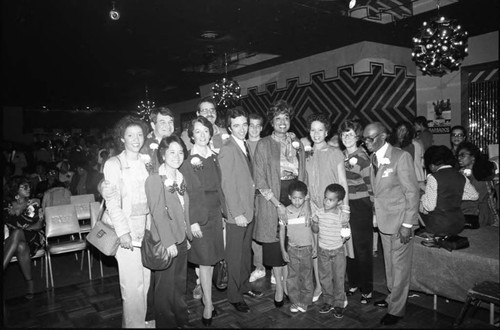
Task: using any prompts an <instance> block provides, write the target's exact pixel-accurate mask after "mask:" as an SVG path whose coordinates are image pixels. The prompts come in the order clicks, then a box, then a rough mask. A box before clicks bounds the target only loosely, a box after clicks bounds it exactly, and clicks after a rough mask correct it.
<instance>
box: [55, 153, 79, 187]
mask: <svg viewBox="0 0 500 330" xmlns="http://www.w3.org/2000/svg"><path fill="white" fill-rule="evenodd" d="M57 168H58V169H59V182H61V183H62V184H64V186H65V187H66V188H69V186H70V184H71V180H72V179H73V175H75V172H73V171H70V165H69V162H68V161H66V160H63V161H61V162H60V163H58V164H57Z"/></svg>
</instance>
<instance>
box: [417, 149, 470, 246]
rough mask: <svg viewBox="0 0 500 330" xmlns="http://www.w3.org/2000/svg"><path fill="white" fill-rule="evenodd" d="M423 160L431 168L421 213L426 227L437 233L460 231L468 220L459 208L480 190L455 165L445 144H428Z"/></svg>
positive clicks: (455, 232) (444, 234)
mask: <svg viewBox="0 0 500 330" xmlns="http://www.w3.org/2000/svg"><path fill="white" fill-rule="evenodd" d="M424 160H425V164H426V166H427V167H428V168H429V169H430V171H431V174H429V175H428V177H427V185H426V187H425V194H424V195H422V197H421V198H420V217H421V218H422V221H423V222H424V224H425V229H426V231H427V232H428V233H429V234H432V235H434V236H451V235H457V234H458V233H460V232H461V231H462V230H463V228H464V224H465V217H464V214H463V212H462V209H461V208H460V205H461V203H462V200H477V198H478V193H477V191H476V189H474V186H472V185H471V183H470V182H469V180H468V179H467V178H466V177H464V176H463V175H462V174H461V173H460V172H458V171H457V170H456V169H455V168H454V167H453V164H454V157H453V153H452V152H451V150H450V149H449V148H447V147H446V146H431V147H429V149H427V151H426V152H425V154H424Z"/></svg>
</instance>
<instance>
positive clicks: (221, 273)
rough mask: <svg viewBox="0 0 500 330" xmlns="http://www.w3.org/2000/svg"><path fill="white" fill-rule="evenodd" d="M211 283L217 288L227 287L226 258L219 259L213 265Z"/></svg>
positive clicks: (223, 288)
mask: <svg viewBox="0 0 500 330" xmlns="http://www.w3.org/2000/svg"><path fill="white" fill-rule="evenodd" d="M212 281H213V284H214V285H215V287H216V288H217V289H219V290H225V289H227V282H228V277H227V262H226V260H221V261H219V262H218V263H216V264H215V266H214V273H213V277H212Z"/></svg>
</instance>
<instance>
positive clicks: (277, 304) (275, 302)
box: [274, 299, 285, 308]
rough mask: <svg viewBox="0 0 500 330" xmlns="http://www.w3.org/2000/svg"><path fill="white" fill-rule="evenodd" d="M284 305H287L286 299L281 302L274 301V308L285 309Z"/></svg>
mask: <svg viewBox="0 0 500 330" xmlns="http://www.w3.org/2000/svg"><path fill="white" fill-rule="evenodd" d="M284 304H285V299H281V301H277V300H276V299H274V306H276V308H280V307H283V305H284Z"/></svg>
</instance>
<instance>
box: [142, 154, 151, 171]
mask: <svg viewBox="0 0 500 330" xmlns="http://www.w3.org/2000/svg"><path fill="white" fill-rule="evenodd" d="M140 157H141V159H142V161H143V162H144V166H146V170H147V171H148V173H151V172H152V171H153V163H152V162H151V156H149V155H148V154H140Z"/></svg>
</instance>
